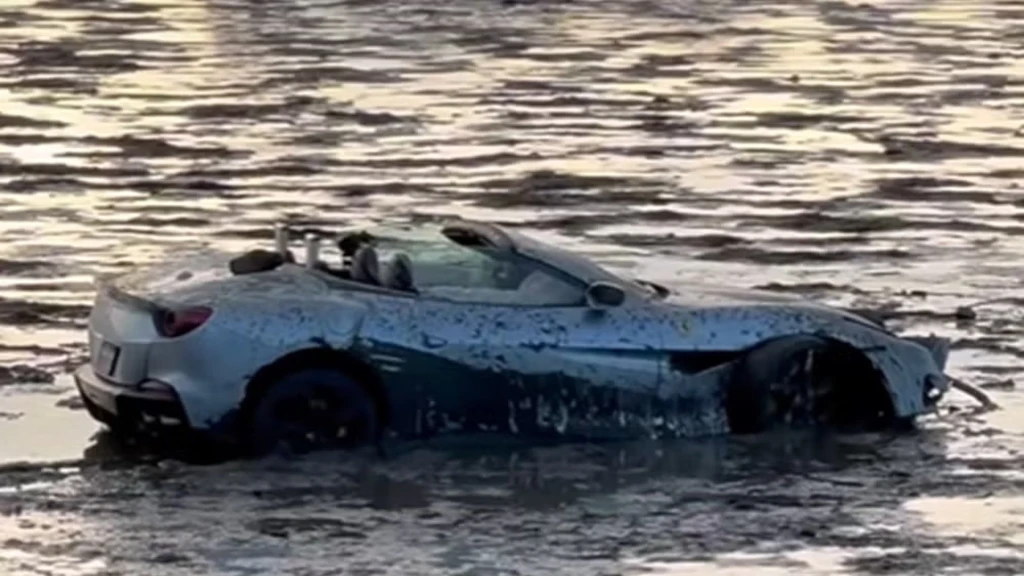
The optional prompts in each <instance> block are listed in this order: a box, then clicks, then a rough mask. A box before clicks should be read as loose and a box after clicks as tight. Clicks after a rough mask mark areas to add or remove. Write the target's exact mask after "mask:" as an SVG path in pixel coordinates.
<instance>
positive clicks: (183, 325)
mask: <svg viewBox="0 0 1024 576" xmlns="http://www.w3.org/2000/svg"><path fill="white" fill-rule="evenodd" d="M212 314H213V310H212V309H210V308H207V307H205V306H192V307H189V308H182V309H180V310H161V311H160V312H157V314H156V331H157V332H159V333H160V335H161V336H164V337H166V338H177V337H179V336H184V335H185V334H188V333H189V332H191V331H193V330H195V329H196V328H199V327H200V326H202V325H203V323H205V322H206V321H207V320H208V319H209V318H210V316H211V315H212Z"/></svg>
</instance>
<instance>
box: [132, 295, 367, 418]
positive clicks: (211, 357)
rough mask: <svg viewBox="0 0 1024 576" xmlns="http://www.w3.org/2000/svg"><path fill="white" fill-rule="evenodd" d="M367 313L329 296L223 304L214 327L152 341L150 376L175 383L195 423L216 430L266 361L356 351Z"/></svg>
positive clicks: (210, 325) (353, 304)
mask: <svg viewBox="0 0 1024 576" xmlns="http://www.w3.org/2000/svg"><path fill="white" fill-rule="evenodd" d="M365 316H366V308H365V306H364V305H361V304H359V303H357V302H350V301H338V300H329V299H315V298H314V299H310V300H306V301H303V302H301V303H300V302H282V301H275V302H268V301H266V300H242V301H233V302H231V303H228V304H225V303H221V304H218V305H216V307H215V312H214V316H213V317H212V318H211V323H210V324H209V325H207V326H203V327H202V328H200V329H199V330H197V331H196V332H195V333H194V334H189V335H187V336H185V337H184V338H181V339H177V340H169V341H167V342H164V343H160V344H158V345H156V346H154V347H153V350H152V353H151V355H150V376H151V377H152V378H154V379H157V380H160V381H163V382H167V383H170V384H172V385H173V386H174V388H175V389H176V391H177V392H178V396H179V397H180V398H181V402H182V404H183V405H184V408H185V412H186V414H187V415H188V418H189V422H190V423H191V424H192V426H193V427H195V428H200V429H205V428H210V427H212V426H214V425H216V424H217V423H218V422H220V421H221V420H222V419H223V418H224V416H225V415H226V414H229V413H234V412H235V411H237V409H238V408H239V406H240V405H241V402H242V400H243V399H244V397H245V391H246V387H247V386H248V383H249V381H250V380H251V379H252V377H253V376H254V375H255V374H256V373H257V371H259V370H260V369H261V368H262V367H264V366H266V365H269V364H271V363H273V362H274V361H276V360H277V359H279V358H282V357H284V356H287V355H288V354H291V353H294V352H297V351H299V350H305V349H309V348H311V347H315V346H323V347H327V348H331V349H349V348H350V347H351V346H352V343H353V341H354V340H355V337H356V334H357V333H358V332H359V330H360V328H361V326H362V322H363V319H364V318H365Z"/></svg>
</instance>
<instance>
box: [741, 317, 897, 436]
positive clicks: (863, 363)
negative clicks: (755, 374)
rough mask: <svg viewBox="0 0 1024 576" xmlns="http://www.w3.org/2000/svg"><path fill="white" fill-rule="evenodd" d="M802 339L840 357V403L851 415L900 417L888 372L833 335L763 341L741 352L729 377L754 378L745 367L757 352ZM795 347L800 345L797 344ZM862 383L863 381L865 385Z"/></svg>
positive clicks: (796, 335)
mask: <svg viewBox="0 0 1024 576" xmlns="http://www.w3.org/2000/svg"><path fill="white" fill-rule="evenodd" d="M801 340H803V341H805V342H807V344H811V343H813V342H818V343H821V344H823V345H825V346H826V347H827V349H828V350H830V351H832V352H833V353H835V354H836V356H835V357H832V360H837V361H839V362H840V365H839V366H838V367H837V369H839V370H841V371H842V372H841V375H842V386H841V387H840V389H839V390H838V393H839V394H840V395H841V396H840V398H841V401H840V402H841V403H842V404H843V405H844V406H848V407H849V408H850V409H851V413H856V412H859V411H868V410H870V411H873V412H876V413H878V412H881V413H882V414H883V418H884V419H886V420H891V419H893V418H895V417H896V416H897V406H896V399H895V398H894V397H893V395H892V390H891V387H890V383H889V380H888V377H887V375H886V373H885V371H884V370H883V369H882V368H881V367H880V366H878V365H877V364H876V363H875V361H874V360H873V359H872V358H871V357H870V356H869V355H868V353H867V352H865V351H864V350H861V349H860V348H858V347H857V346H855V345H853V344H851V343H850V342H847V341H845V340H843V339H841V338H837V337H835V336H833V335H831V334H823V333H813V332H797V333H792V334H782V335H778V336H773V337H771V338H768V339H765V340H761V341H759V342H757V343H755V344H753V345H751V346H749V347H747V348H746V349H744V350H743V351H742V352H741V354H740V356H739V358H737V360H736V361H735V362H736V364H734V369H733V370H732V371H731V373H730V375H729V378H730V379H731V380H732V379H736V378H742V377H745V376H750V374H751V372H749V371H747V370H745V369H744V367H745V365H746V363H747V362H749V361H750V359H751V358H752V357H754V354H755V353H756V352H759V351H762V350H764V349H766V348H769V347H774V346H779V345H781V344H783V343H784V342H786V341H801ZM794 345H796V343H795V342H794ZM858 380H863V383H862V382H859V381H858Z"/></svg>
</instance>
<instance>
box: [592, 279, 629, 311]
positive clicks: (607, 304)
mask: <svg viewBox="0 0 1024 576" xmlns="http://www.w3.org/2000/svg"><path fill="white" fill-rule="evenodd" d="M584 296H585V297H586V299H587V306H589V307H590V308H591V309H593V310H605V309H607V308H615V307H616V306H619V305H621V304H622V303H623V302H625V301H626V292H625V290H623V289H622V288H620V287H618V286H616V285H615V284H611V283H609V282H594V283H593V284H591V285H590V286H587V291H586V293H585V294H584Z"/></svg>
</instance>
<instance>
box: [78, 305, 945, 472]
mask: <svg viewBox="0 0 1024 576" xmlns="http://www.w3.org/2000/svg"><path fill="white" fill-rule="evenodd" d="M218 314H223V315H224V316H225V318H221V319H219V324H218V323H217V322H214V320H218V319H217V315H218ZM231 314H232V312H231V311H230V310H229V309H224V310H214V309H212V308H208V307H205V306H185V307H181V308H177V309H174V310H173V311H171V310H169V309H167V308H164V307H162V306H160V305H157V304H154V303H152V302H149V301H146V300H143V299H139V298H135V297H132V296H130V295H127V294H125V293H123V292H118V291H117V290H108V291H107V292H105V293H103V294H101V295H100V297H98V299H97V302H96V305H95V307H94V311H93V314H92V316H91V318H90V336H89V341H90V362H89V364H87V365H84V366H81V367H80V368H78V370H77V371H76V372H75V381H76V384H77V386H78V389H79V391H80V394H81V397H82V399H83V401H84V403H85V406H86V408H87V409H88V411H89V414H90V415H91V416H92V417H93V418H94V419H96V420H98V421H100V422H103V423H105V424H107V425H108V426H109V427H110V428H112V429H113V430H114V431H115V432H117V433H123V434H133V435H136V434H142V435H155V436H160V437H167V436H175V435H178V434H184V435H188V436H190V437H194V436H195V435H196V434H200V435H203V436H205V437H207V438H209V439H210V440H211V441H212V442H211V445H216V446H219V447H223V448H228V449H231V450H239V451H241V452H245V453H265V452H267V451H268V450H270V449H272V448H273V447H274V446H277V445H280V444H282V443H283V444H287V445H289V446H292V447H299V448H300V449H315V448H322V447H339V446H341V447H351V446H355V445H360V444H367V443H374V442H379V441H380V440H381V439H382V438H385V437H397V438H407V439H423V438H431V437H436V436H444V435H448V434H460V433H466V432H471V433H481V432H483V433H490V434H506V435H509V434H510V435H515V436H518V437H520V438H530V437H535V438H537V439H538V440H540V439H551V438H556V439H561V440H592V441H601V440H622V439H628V438H636V437H662V438H664V437H673V436H676V437H678V436H690V437H692V436H702V435H714V434H724V433H730V432H732V433H756V432H761V431H764V430H769V429H771V428H774V427H779V426H785V427H793V426H796V427H804V426H825V427H833V426H834V427H837V428H857V427H860V428H863V427H867V428H879V427H884V426H887V425H889V424H892V423H895V422H900V423H905V422H906V421H907V420H912V419H913V418H914V417H916V416H918V415H920V414H923V413H926V412H928V411H930V410H932V409H933V408H934V406H935V404H936V402H938V400H939V398H940V397H941V396H942V393H943V392H944V391H945V390H946V388H947V387H948V386H947V383H946V382H943V381H940V380H938V379H936V378H935V376H934V371H932V372H931V373H928V374H927V375H925V372H921V374H922V376H921V378H922V379H923V380H922V381H921V382H916V381H915V382H913V383H912V385H905V386H904V388H905V390H901V392H904V393H905V394H911V395H919V396H920V397H919V398H912V399H910V400H907V399H906V398H904V400H905V402H904V405H905V406H912V407H914V408H904V409H903V410H902V412H901V411H900V410H899V409H898V408H897V406H896V405H895V404H894V403H893V398H892V396H891V393H890V389H889V388H888V387H886V386H884V385H882V383H881V382H880V380H879V378H880V376H879V372H878V370H877V369H876V367H875V366H874V365H873V364H872V363H871V362H870V361H869V356H868V355H866V354H861V353H859V352H857V351H854V350H852V349H851V348H850V347H849V346H837V345H836V343H835V342H832V341H829V340H827V339H822V338H819V337H817V336H814V335H807V334H797V335H789V336H785V337H780V338H773V339H769V340H766V341H765V342H762V343H759V344H758V345H756V346H752V347H748V348H744V349H738V350H731V351H718V352H714V353H705V352H701V351H692V352H677V353H665V354H664V358H665V362H664V363H657V362H655V363H650V364H645V362H646V360H645V359H644V358H645V357H644V356H643V355H644V354H646V353H645V352H637V353H635V354H633V355H625V356H622V357H612V356H607V355H604V356H600V357H599V356H597V355H593V356H591V357H590V358H593V359H594V360H593V367H594V370H593V371H592V372H593V373H594V374H597V373H598V372H601V371H602V368H601V365H602V364H603V365H604V366H605V367H606V368H607V370H606V371H605V375H606V376H607V374H608V373H609V372H610V373H616V374H621V375H623V378H622V379H619V380H616V379H615V378H603V379H602V378H599V377H597V376H593V377H590V378H589V379H588V377H586V376H581V374H584V373H585V371H583V372H581V370H580V369H579V366H584V367H585V366H586V365H587V364H588V363H589V362H590V360H589V359H588V356H587V355H586V353H584V352H581V351H579V350H565V351H561V350H557V349H556V350H547V351H537V350H528V349H525V348H524V349H523V352H524V353H527V354H537V355H538V356H536V358H538V359H541V358H542V356H541V355H544V354H546V356H543V360H544V361H546V362H551V361H552V360H553V359H554V360H556V361H557V360H558V359H559V358H560V356H559V355H560V354H561V355H563V357H562V358H563V359H568V358H569V357H570V356H571V357H572V358H573V359H574V361H576V362H577V370H576V371H575V372H571V373H570V371H562V372H560V371H558V370H550V371H547V372H543V373H539V374H538V373H534V374H526V373H522V372H517V371H515V370H508V371H504V372H503V371H500V370H481V369H466V367H465V366H463V365H461V364H460V363H459V362H458V361H457V360H455V359H453V358H444V357H443V356H442V355H438V354H437V353H436V352H437V351H436V350H435V351H431V350H428V348H429V346H425V347H424V348H423V349H419V350H408V349H401V348H398V347H395V346H387V345H381V343H379V342H372V341H369V340H364V339H361V338H359V337H354V338H353V339H352V341H351V344H350V346H348V347H347V348H340V347H333V346H330V345H326V344H327V343H325V342H322V341H316V338H313V339H312V340H311V341H309V342H307V343H306V345H305V346H295V345H289V346H287V347H285V348H281V347H280V346H279V345H278V343H277V342H276V341H274V340H270V339H269V338H270V337H268V336H264V337H262V338H253V337H251V335H248V334H246V333H245V332H244V331H243V330H242V329H241V327H242V325H241V324H239V323H238V322H233V321H229V320H230V318H229V317H230V315H231ZM250 321H252V320H250ZM273 333H274V331H272V330H271V331H266V332H264V333H263V334H265V335H266V334H273ZM282 340H283V337H282ZM900 342H901V343H900V345H901V346H903V347H905V348H906V349H909V350H912V351H915V352H917V353H918V355H919V356H918V357H920V358H927V359H930V360H928V361H929V362H933V363H934V366H938V368H939V369H940V370H941V368H942V367H943V366H944V364H945V360H946V354H947V353H948V345H949V343H948V341H946V340H944V339H941V338H930V339H916V340H901V341H900ZM874 353H876V354H877V353H878V352H877V351H876V352H874ZM651 354H659V353H658V352H651ZM910 357H911V356H908V358H910ZM538 361H539V360H538ZM524 362H525V363H526V364H529V363H530V362H532V360H525V361H524ZM908 362H909V360H908ZM896 364H897V365H898V364H899V362H897V363H896ZM648 365H649V366H650V367H651V368H650V370H649V371H647V372H644V370H647V369H646V368H642V366H648ZM637 366H641V368H637ZM616 370H618V372H615V371H616ZM669 371H671V374H672V377H673V378H675V380H674V381H670V380H669V377H668V376H666V374H668V373H669ZM907 373H908V374H911V375H913V374H917V372H914V371H913V370H912V369H911V368H909V367H908V368H907ZM631 374H632V375H634V376H637V380H639V381H645V380H646V381H647V382H648V383H653V385H651V386H644V385H637V383H636V382H634V381H630V380H629V378H630V375H631ZM908 378H917V376H908ZM424 389H430V390H433V391H434V393H432V394H425V393H423V392H422V390H424Z"/></svg>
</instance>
